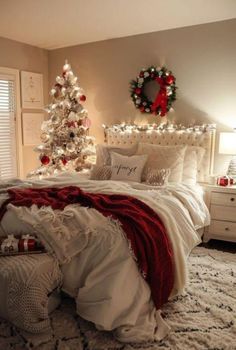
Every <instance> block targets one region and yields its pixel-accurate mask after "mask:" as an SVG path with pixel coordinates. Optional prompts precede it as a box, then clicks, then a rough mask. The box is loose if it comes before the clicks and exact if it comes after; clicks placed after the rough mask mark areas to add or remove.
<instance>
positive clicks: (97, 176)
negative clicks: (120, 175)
mask: <svg viewBox="0 0 236 350" xmlns="http://www.w3.org/2000/svg"><path fill="white" fill-rule="evenodd" d="M110 178H111V166H109V165H104V166H99V165H94V166H93V167H92V169H91V173H90V180H109V179H110Z"/></svg>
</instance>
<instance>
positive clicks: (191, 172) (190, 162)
mask: <svg viewBox="0 0 236 350" xmlns="http://www.w3.org/2000/svg"><path fill="white" fill-rule="evenodd" d="M204 154H205V149H204V148H203V147H200V146H187V148H186V152H185V157H184V165H183V175H182V182H184V183H187V184H195V183H196V182H197V175H198V172H199V169H200V167H201V162H202V159H203V157H204Z"/></svg>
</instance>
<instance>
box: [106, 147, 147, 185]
mask: <svg viewBox="0 0 236 350" xmlns="http://www.w3.org/2000/svg"><path fill="white" fill-rule="evenodd" d="M146 161H147V155H142V156H131V157H127V156H123V155H121V154H118V153H115V152H111V168H112V174H111V180H125V181H135V182H141V175H142V171H143V168H144V165H145V163H146Z"/></svg>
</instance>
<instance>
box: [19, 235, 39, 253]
mask: <svg viewBox="0 0 236 350" xmlns="http://www.w3.org/2000/svg"><path fill="white" fill-rule="evenodd" d="M18 248H19V252H27V251H34V250H36V249H37V241H36V239H35V237H33V236H30V235H22V237H21V238H20V239H19V243H18Z"/></svg>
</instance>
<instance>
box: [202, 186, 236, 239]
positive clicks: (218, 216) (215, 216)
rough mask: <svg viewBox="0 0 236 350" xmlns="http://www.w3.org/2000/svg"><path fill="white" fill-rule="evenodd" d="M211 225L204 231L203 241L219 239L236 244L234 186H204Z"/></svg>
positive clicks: (235, 197)
mask: <svg viewBox="0 0 236 350" xmlns="http://www.w3.org/2000/svg"><path fill="white" fill-rule="evenodd" d="M204 187H205V190H206V202H207V205H208V208H209V211H210V214H211V224H210V226H208V227H206V228H205V230H204V236H203V241H204V242H208V241H209V240H210V239H220V240H224V241H232V242H236V186H228V187H223V186H216V185H207V186H204Z"/></svg>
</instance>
